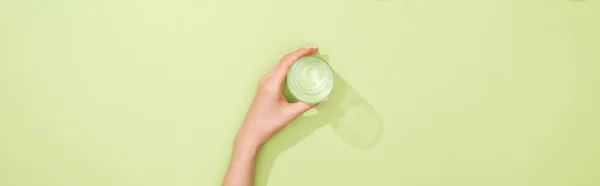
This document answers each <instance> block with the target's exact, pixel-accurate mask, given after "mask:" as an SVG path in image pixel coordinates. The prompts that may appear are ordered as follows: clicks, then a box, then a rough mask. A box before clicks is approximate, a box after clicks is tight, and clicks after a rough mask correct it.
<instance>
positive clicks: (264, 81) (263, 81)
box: [258, 76, 268, 85]
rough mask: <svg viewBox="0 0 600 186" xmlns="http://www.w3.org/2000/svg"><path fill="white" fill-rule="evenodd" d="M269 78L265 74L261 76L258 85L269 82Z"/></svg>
mask: <svg viewBox="0 0 600 186" xmlns="http://www.w3.org/2000/svg"><path fill="white" fill-rule="evenodd" d="M267 80H268V78H267V76H263V77H261V78H260V79H259V80H258V85H263V84H265V83H267Z"/></svg>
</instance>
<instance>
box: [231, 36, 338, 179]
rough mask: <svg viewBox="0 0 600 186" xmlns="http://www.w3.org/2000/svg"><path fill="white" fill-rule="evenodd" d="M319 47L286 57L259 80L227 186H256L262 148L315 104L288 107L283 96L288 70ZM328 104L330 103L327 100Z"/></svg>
mask: <svg viewBox="0 0 600 186" xmlns="http://www.w3.org/2000/svg"><path fill="white" fill-rule="evenodd" d="M318 50H319V48H318V47H317V46H308V47H305V48H302V49H298V50H296V51H294V52H292V53H290V54H288V55H285V56H283V58H281V60H279V63H278V64H277V65H276V66H275V67H274V68H273V69H272V70H271V71H270V72H269V73H268V74H267V75H265V76H263V77H262V78H260V83H259V85H258V90H256V95H255V96H254V100H253V101H252V105H251V106H250V109H249V110H248V113H247V114H246V119H245V120H244V123H243V124H242V127H241V128H240V131H239V132H238V134H237V136H236V139H235V144H234V146H233V153H232V155H231V161H230V162H229V168H228V169H227V173H226V174H225V179H224V180H223V185H224V186H250V185H253V184H254V168H255V166H256V157H257V154H258V152H259V151H260V147H261V146H262V145H263V144H264V143H265V142H266V141H267V140H269V138H271V137H272V136H273V135H275V134H276V133H277V132H279V131H280V130H281V129H283V128H284V127H285V126H286V125H287V124H288V123H290V122H291V121H292V120H294V119H295V118H296V117H298V116H299V115H300V114H302V113H303V112H304V111H307V110H308V109H311V108H313V107H315V106H317V105H316V104H306V103H302V102H296V103H289V102H288V101H287V100H286V99H285V98H284V97H283V94H282V93H281V91H282V89H283V82H284V81H285V77H286V76H287V73H288V69H289V68H290V66H291V65H292V64H293V63H294V61H296V60H297V59H298V58H300V57H302V56H308V55H313V54H315V53H317V51H318ZM326 101H327V99H326Z"/></svg>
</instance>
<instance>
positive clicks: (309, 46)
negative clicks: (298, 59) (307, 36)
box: [304, 45, 319, 49]
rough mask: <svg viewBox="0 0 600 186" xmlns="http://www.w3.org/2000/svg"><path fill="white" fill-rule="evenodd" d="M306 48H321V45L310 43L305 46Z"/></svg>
mask: <svg viewBox="0 0 600 186" xmlns="http://www.w3.org/2000/svg"><path fill="white" fill-rule="evenodd" d="M304 48H308V49H311V48H319V46H317V45H308V46H306V47H304Z"/></svg>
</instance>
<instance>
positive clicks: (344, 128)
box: [255, 56, 383, 185]
mask: <svg viewBox="0 0 600 186" xmlns="http://www.w3.org/2000/svg"><path fill="white" fill-rule="evenodd" d="M321 57H323V56H321ZM323 58H324V59H325V60H326V61H327V59H326V57H323ZM334 78H335V79H334V81H335V84H334V87H333V90H332V91H331V93H330V95H329V98H330V101H328V102H326V103H322V104H320V105H319V106H317V107H316V108H313V110H310V111H308V112H306V113H305V114H304V115H301V116H300V117H298V118H296V120H294V121H293V122H292V123H290V124H288V126H286V128H285V129H283V130H282V131H281V132H279V133H278V134H276V135H275V136H274V137H273V138H271V139H270V140H269V141H267V143H266V144H265V145H264V146H263V148H262V150H261V152H260V156H259V158H258V161H257V169H256V175H255V185H267V184H268V179H269V174H270V172H271V169H272V168H273V165H274V163H275V161H276V159H277V157H278V156H279V155H280V154H281V153H282V152H284V151H286V150H287V149H289V148H291V147H292V146H294V145H296V144H298V143H299V142H300V141H302V140H303V139H305V138H306V137H308V136H310V135H311V134H312V133H313V132H315V131H316V130H317V129H319V128H321V127H323V126H326V125H329V126H331V127H332V129H333V130H334V131H336V133H337V134H338V135H339V136H340V138H341V139H342V141H344V142H345V143H346V144H348V145H349V146H351V147H353V148H357V149H365V148H369V147H373V146H374V145H375V144H376V143H377V142H378V141H379V138H380V137H381V134H382V133H383V120H382V118H381V117H380V115H379V114H378V113H377V111H375V109H374V108H373V107H372V106H371V105H370V104H369V103H368V102H367V101H366V100H365V99H364V98H363V97H362V96H360V94H358V92H356V91H355V90H354V89H353V88H352V87H351V86H350V85H348V83H347V82H346V81H344V79H342V77H340V76H339V74H337V73H334ZM286 94H288V93H285V92H284V95H286ZM288 96H289V95H286V98H289V97H288ZM292 101H293V100H292Z"/></svg>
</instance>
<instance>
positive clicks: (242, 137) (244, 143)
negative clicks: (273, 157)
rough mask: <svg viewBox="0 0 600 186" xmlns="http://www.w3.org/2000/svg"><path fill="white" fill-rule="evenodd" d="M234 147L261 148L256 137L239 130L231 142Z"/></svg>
mask: <svg viewBox="0 0 600 186" xmlns="http://www.w3.org/2000/svg"><path fill="white" fill-rule="evenodd" d="M233 146H234V148H235V149H253V150H258V149H260V148H261V146H262V143H261V142H260V140H258V139H257V138H256V137H253V136H252V135H249V134H248V133H246V132H244V131H242V130H240V132H239V133H238V134H237V136H236V137H235V141H234V144H233Z"/></svg>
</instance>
